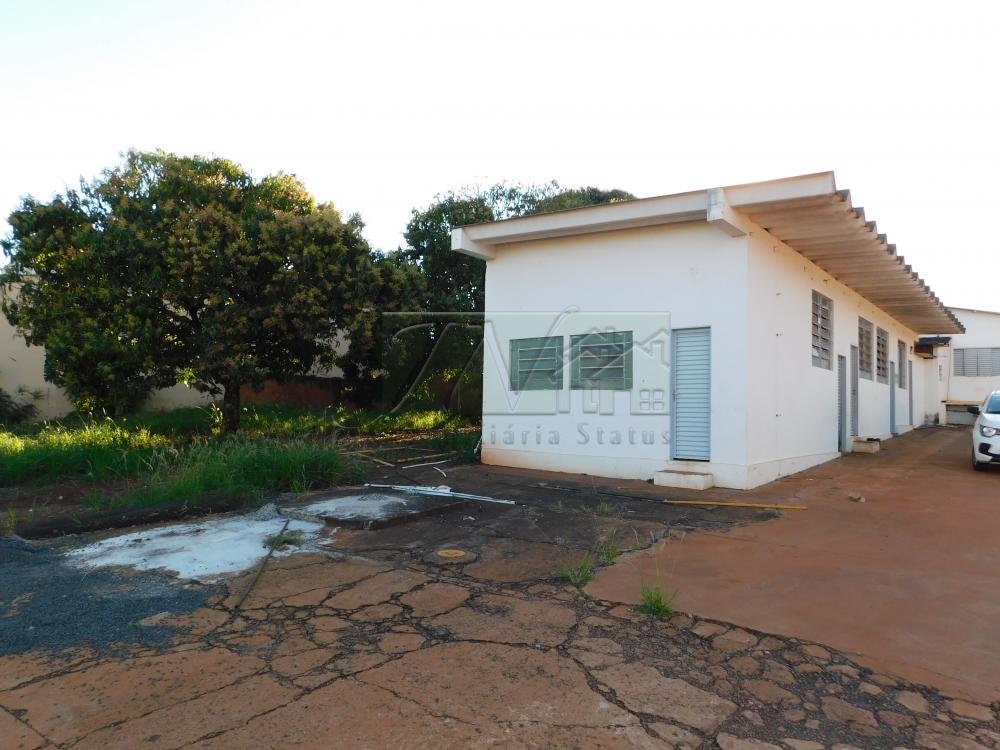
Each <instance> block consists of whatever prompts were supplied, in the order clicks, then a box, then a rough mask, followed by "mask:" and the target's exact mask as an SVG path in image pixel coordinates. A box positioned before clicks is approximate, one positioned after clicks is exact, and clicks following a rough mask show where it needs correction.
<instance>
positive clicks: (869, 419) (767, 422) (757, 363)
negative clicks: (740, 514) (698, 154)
mask: <svg viewBox="0 0 1000 750" xmlns="http://www.w3.org/2000/svg"><path fill="white" fill-rule="evenodd" d="M814 289H815V290H816V291H818V292H820V293H821V294H823V295H825V296H827V297H829V298H830V299H832V300H833V349H834V352H833V365H832V369H830V370H825V369H823V368H820V367H815V366H813V364H812V327H811V311H812V292H813V290H814ZM859 316H860V317H863V318H865V319H866V320H868V321H870V322H871V323H872V324H873V326H874V327H875V328H879V327H881V328H883V329H885V330H886V331H888V332H889V360H890V361H892V362H895V361H896V360H897V358H898V353H897V341H898V340H899V339H900V338H902V339H903V340H904V341H905V342H906V343H907V353H908V359H909V360H914V355H913V354H912V347H913V343H914V342H915V340H916V338H917V337H916V334H915V333H914V332H913V331H912V330H909V329H907V328H906V327H904V326H903V325H901V324H900V323H898V322H897V321H896V320H894V319H893V318H891V317H890V316H889V315H887V314H886V313H885V312H883V311H882V310H880V309H879V308H877V307H875V306H874V305H873V304H872V303H870V302H868V301H867V300H866V299H864V298H863V297H861V296H860V295H858V294H856V293H855V292H853V291H851V290H850V289H848V288H847V287H846V286H844V285H843V284H841V283H840V282H838V281H836V280H835V279H833V278H832V277H831V276H830V275H829V274H827V273H825V272H824V271H823V270H822V269H820V268H819V267H818V266H816V265H815V264H813V263H811V262H810V261H808V260H806V259H805V258H804V257H803V256H801V255H799V254H798V253H796V252H795V251H794V250H792V249H791V248H790V247H788V246H787V245H785V244H784V243H782V242H780V241H779V240H777V239H776V238H774V237H773V236H771V235H770V234H768V233H767V232H766V231H764V230H763V229H759V230H758V231H756V232H753V233H752V234H751V235H750V238H749V327H748V328H749V342H750V359H749V374H748V381H749V388H750V398H749V400H748V411H749V417H748V420H747V424H748V431H747V435H746V441H747V445H748V464H749V469H748V475H749V478H750V482H749V483H750V484H751V485H753V486H755V485H757V484H762V483H763V482H767V481H771V480H773V479H775V478H777V477H779V476H783V475H785V474H789V473H792V472H795V471H801V470H802V469H804V468H807V467H808V466H812V465H815V464H817V463H821V462H823V461H826V460H829V459H831V458H835V457H836V456H837V455H839V454H838V450H837V448H838V435H837V356H838V355H843V356H844V357H845V359H846V364H847V389H848V398H849V393H850V370H851V366H850V362H851V359H850V347H851V345H855V346H857V344H858V317H859ZM873 346H874V343H873ZM873 360H874V356H873ZM873 369H874V364H873ZM924 376H925V370H924V368H922V367H920V366H918V363H917V362H916V361H914V368H913V377H914V380H916V381H917V383H916V390H915V391H914V394H913V395H914V412H915V416H916V420H915V421H916V422H917V424H921V423H922V422H923V418H922V415H921V407H922V405H923V403H924V388H923V380H924ZM890 387H895V386H894V385H892V386H890V385H889V384H885V383H880V382H878V380H877V377H875V376H874V375H873V379H872V380H866V379H864V378H859V384H858V406H859V409H858V417H859V419H858V435H859V437H879V438H886V437H888V436H889V435H890V434H891V432H892V430H891V429H890V424H889V392H890V391H889V389H890ZM910 387H912V386H911V384H910V383H909V382H908V383H907V388H910ZM895 390H896V426H897V430H898V431H905V430H907V429H909V424H910V418H909V413H908V409H909V394H908V391H907V390H906V389H901V388H895ZM849 419H850V410H848V420H849Z"/></svg>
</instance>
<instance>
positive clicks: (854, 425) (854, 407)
mask: <svg viewBox="0 0 1000 750" xmlns="http://www.w3.org/2000/svg"><path fill="white" fill-rule="evenodd" d="M851 434H852V435H857V434H858V347H856V346H852V347H851Z"/></svg>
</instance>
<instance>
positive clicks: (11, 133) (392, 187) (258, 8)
mask: <svg viewBox="0 0 1000 750" xmlns="http://www.w3.org/2000/svg"><path fill="white" fill-rule="evenodd" d="M998 21H1000V3H996V2H979V3H966V2H949V3H941V2H934V3H929V2H912V1H911V2H875V1H874V0H866V1H865V2H853V1H851V0H842V1H841V2H836V3H815V2H802V0H796V1H794V2H746V0H740V1H739V2H725V1H724V0H716V2H712V3H701V2H687V3H683V4H681V3H675V2H662V1H661V2H648V3H637V2H629V1H628V0H617V1H616V2H607V0H603V1H602V2H589V1H588V0H573V1H572V2H548V1H546V0H532V2H520V1H519V0H504V2H490V3H485V2H475V1H474V0H464V1H462V2H436V1H435V0H424V1H423V2H413V0H409V1H407V2H400V3H391V2H384V3H378V2H370V1H369V2H365V1H364V0H359V1H356V2H342V3H337V2H306V1H303V2H296V1H295V0H285V1H284V2H274V1H273V0H271V1H268V2H256V1H248V2H222V1H221V0H199V1H196V2H194V1H190V0H170V1H169V2H166V1H163V2H154V1H153V0H129V1H127V2H126V1H123V0H107V1H104V2H102V1H99V0H92V1H89V2H88V1H87V0H59V1H56V0H52V1H46V0H28V1H22V0H4V1H3V3H2V4H0V81H2V89H0V91H2V95H3V98H2V100H0V102H2V104H0V107H2V111H0V136H2V137H0V213H2V214H3V215H4V216H6V214H7V213H9V211H10V210H11V209H13V208H14V207H15V205H16V203H17V201H18V198H19V197H20V196H22V195H25V194H31V195H34V196H36V197H39V198H48V197H49V196H51V194H52V193H53V192H56V191H61V190H63V189H65V187H66V186H67V185H75V183H76V182H77V180H78V179H79V177H80V176H81V175H82V176H86V177H91V176H93V175H95V174H97V173H98V172H99V171H100V170H101V169H102V168H104V167H107V166H110V165H113V164H115V163H116V162H117V160H118V154H119V153H120V152H121V151H123V150H125V149H128V148H129V147H135V148H140V149H153V148H163V149H166V150H169V151H174V152H178V153H187V154H190V153H200V154H217V155H220V156H225V157H227V158H231V159H233V160H235V161H238V162H240V163H242V164H243V165H244V166H245V167H246V168H248V169H250V170H251V171H252V172H253V173H254V174H256V175H263V174H266V173H269V172H274V171H278V170H284V171H286V172H291V173H294V174H296V175H298V176H299V177H300V178H301V179H302V180H303V181H304V182H305V184H306V185H307V186H308V188H309V189H310V190H311V191H312V192H313V194H314V195H316V197H317V198H318V199H320V200H322V201H332V202H333V203H335V204H336V205H337V206H338V207H339V208H341V209H342V210H343V211H344V212H348V213H350V212H358V213H360V214H361V215H362V217H363V218H364V220H365V221H366V222H367V236H368V239H369V240H370V241H371V242H372V243H373V244H374V245H375V246H377V247H381V248H384V249H394V248H396V247H397V246H398V245H399V244H400V243H401V242H402V238H401V236H400V233H401V231H402V229H403V228H404V226H405V224H406V222H407V220H408V218H409V214H410V209H411V208H413V207H414V206H425V205H427V204H428V203H429V202H430V201H431V200H432V199H433V198H434V196H435V194H437V193H442V192H446V191H447V190H449V189H452V188H459V187H461V186H462V185H468V184H484V185H485V184H490V183H492V182H493V181H497V180H503V179H506V180H513V181H522V182H543V181H547V180H551V179H555V180H558V181H559V182H560V183H561V184H563V185H566V186H580V185H597V186H600V187H606V188H610V187H619V188H623V189H626V190H630V191H631V192H633V193H635V194H636V195H639V196H650V195H660V194H664V193H673V192H680V191H685V190H693V189H698V188H705V187H712V186H716V185H726V184H733V183H739V182H748V181H752V180H760V179H769V178H775V177H783V176H787V175H792V174H801V173H806V172H815V171H821V170H828V169H832V170H834V171H835V172H836V174H837V182H838V186H839V187H841V188H850V189H851V191H852V196H853V199H854V202H855V205H862V206H864V207H865V209H866V213H867V215H868V217H869V218H872V219H874V220H876V221H877V222H878V225H879V230H880V231H882V232H885V233H887V234H888V236H889V240H890V242H895V243H896V244H897V246H898V250H899V252H900V253H902V254H903V255H905V256H906V258H907V261H908V262H910V263H911V264H912V265H913V266H914V268H915V269H916V270H917V272H918V273H920V274H921V275H922V276H923V278H924V279H926V280H927V281H928V282H929V284H930V285H931V287H932V288H933V289H934V290H935V291H936V292H938V295H939V296H940V297H941V298H942V299H943V300H944V301H945V302H946V303H947V304H952V305H959V306H968V307H979V308H984V309H993V310H997V309H1000V288H998V286H997V278H998V262H1000V252H998V250H1000V247H998V244H1000V243H998V239H997V237H998V234H997V231H996V216H997V213H998V211H1000V181H998V180H997V179H996V176H995V174H996V173H997V172H998V167H1000V75H998V74H1000V63H998V50H1000V43H998V33H1000V24H998ZM7 229H8V228H7V226H6V224H2V225H0V232H2V233H6V231H7Z"/></svg>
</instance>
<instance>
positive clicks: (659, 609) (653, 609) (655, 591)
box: [635, 583, 676, 620]
mask: <svg viewBox="0 0 1000 750" xmlns="http://www.w3.org/2000/svg"><path fill="white" fill-rule="evenodd" d="M640 596H641V597H642V602H641V603H640V604H639V605H638V606H637V607H636V608H635V611H636V612H640V613H642V614H644V615H649V616H650V617H652V618H653V619H654V620H662V619H663V618H665V617H670V615H672V614H673V613H674V607H673V603H674V596H676V594H671V595H670V596H664V594H663V591H662V590H661V589H660V587H659V586H652V587H651V586H648V585H647V584H645V583H644V584H642V588H641V589H640Z"/></svg>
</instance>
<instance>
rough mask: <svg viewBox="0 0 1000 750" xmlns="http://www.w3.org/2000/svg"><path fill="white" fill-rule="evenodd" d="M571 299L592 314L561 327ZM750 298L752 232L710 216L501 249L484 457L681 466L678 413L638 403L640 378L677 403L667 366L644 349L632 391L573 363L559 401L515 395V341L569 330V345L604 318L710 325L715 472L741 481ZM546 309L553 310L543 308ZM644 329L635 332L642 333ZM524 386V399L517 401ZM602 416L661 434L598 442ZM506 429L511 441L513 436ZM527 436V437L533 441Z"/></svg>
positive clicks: (619, 426)
mask: <svg viewBox="0 0 1000 750" xmlns="http://www.w3.org/2000/svg"><path fill="white" fill-rule="evenodd" d="M570 308H575V309H579V310H580V311H582V313H583V315H576V316H573V317H570V318H568V319H567V321H566V322H565V323H563V324H560V327H559V328H558V329H557V330H556V331H552V329H551V325H552V323H551V321H552V320H553V319H554V318H555V317H556V315H555V314H556V313H558V312H559V311H564V310H567V309H570ZM746 309H747V284H746V241H745V239H743V238H732V237H729V236H728V235H726V234H725V233H723V232H722V231H720V230H719V229H716V228H714V227H711V226H709V225H707V224H704V223H690V224H680V225H673V226H667V227H650V228H645V229H635V230H628V231H618V232H609V233H600V234H592V235H584V236H578V237H572V238H563V239H550V240H536V241H533V242H526V243H519V244H517V245H510V246H502V247H500V248H498V249H497V253H496V258H495V259H493V260H491V261H489V262H488V263H487V271H486V317H487V321H488V325H490V324H492V326H493V328H494V330H495V333H496V346H495V347H494V349H495V351H496V352H497V353H498V354H499V355H500V356H499V357H498V356H495V355H491V353H490V347H489V346H487V347H486V352H485V355H484V356H485V361H484V390H483V411H484V415H483V420H484V423H483V461H484V462H485V463H493V464H501V465H507V466H524V467H531V468H538V469H547V470H553V471H566V472H576V473H588V474H595V475H599V476H611V477H630V478H648V477H651V476H652V475H653V474H654V473H655V472H656V471H659V470H661V469H663V468H666V467H667V466H669V465H673V464H672V462H671V461H670V445H669V444H665V443H664V441H663V440H661V439H660V436H661V435H662V433H663V431H664V430H666V431H667V433H668V434H667V440H669V438H670V436H669V416H668V415H667V414H659V415H652V416H645V415H644V416H641V417H636V416H635V415H633V414H632V413H631V412H632V408H631V407H632V406H634V404H635V402H636V400H637V397H638V394H639V391H640V389H655V388H662V389H664V390H665V391H666V396H667V404H668V408H669V389H670V382H669V370H668V369H664V368H660V369H659V370H658V369H657V368H655V367H652V366H650V367H646V368H645V369H643V365H642V364H641V358H640V357H639V356H638V354H637V356H636V373H635V379H634V387H633V389H632V391H631V392H629V393H615V394H612V393H610V392H599V393H594V392H592V391H570V389H569V373H568V372H567V373H566V374H565V377H564V383H563V391H562V392H561V393H560V394H559V395H558V396H557V397H556V398H555V400H553V396H552V394H551V393H547V392H528V393H523V394H511V392H510V390H509V388H508V386H507V372H506V369H507V365H508V362H507V360H508V357H509V340H510V339H511V338H524V337H532V336H545V335H550V331H551V332H552V333H558V334H559V335H565V339H566V340H565V346H566V347H567V353H568V347H569V335H570V334H571V333H578V332H584V331H586V330H588V328H589V326H590V324H591V323H594V322H599V321H600V320H602V319H606V320H608V321H609V322H608V324H607V325H609V326H611V327H613V328H615V329H617V330H631V329H633V328H634V329H635V330H636V331H637V332H640V331H645V332H651V331H653V330H655V328H656V327H657V326H658V325H661V326H663V327H667V328H674V329H677V328H693V327H703V326H708V327H710V328H711V333H712V399H713V403H712V417H711V420H712V421H711V434H712V442H711V454H712V462H711V465H710V470H711V471H712V472H713V473H714V474H715V476H716V481H717V483H719V484H722V485H725V484H726V482H727V481H730V482H733V484H731V485H730V486H740V482H742V481H744V480H745V469H744V466H745V464H746V444H745V441H743V440H740V439H734V437H733V436H734V435H736V436H739V435H743V434H745V432H746V394H747V388H746V379H745V377H746V358H747V344H746V342H747V337H746V314H745V311H746ZM536 311H543V313H544V314H541V315H533V314H532V313H535V312H536ZM587 313H593V314H595V315H590V316H588V315H586V314H587ZM600 313H607V315H606V316H602V315H599V314H600ZM526 314H528V315H526ZM577 328H578V329H580V330H576V329H577ZM571 329H573V330H571ZM487 336H488V338H489V333H488V334H487ZM641 338H642V336H641V335H637V336H636V340H637V341H638V340H639V339H641ZM514 395H518V396H519V397H520V398H519V400H517V401H516V405H514V406H512V401H511V398H512V396H514ZM530 412H534V413H530ZM553 412H556V413H553ZM601 412H603V413H601ZM581 425H586V428H585V429H586V430H587V432H588V434H589V435H590V438H591V439H590V440H588V441H586V442H584V441H583V438H582V436H581V434H580V428H581ZM647 425H651V427H650V426H647ZM601 426H603V427H604V429H605V431H606V433H611V432H613V431H615V430H617V431H619V432H621V433H623V434H625V433H627V430H628V428H629V427H630V426H634V427H636V428H637V429H640V430H647V429H652V430H654V431H655V433H656V435H657V440H656V444H655V445H653V446H645V445H630V444H628V441H627V439H626V440H623V443H622V444H609V443H607V442H605V443H604V444H603V445H599V444H597V441H596V430H597V428H598V427H601ZM551 432H556V433H557V434H558V443H556V444H552V443H550V442H549V438H550V433H551ZM505 435H506V436H507V437H512V438H513V440H512V441H511V442H510V443H505V442H504V437H505ZM522 438H527V442H528V444H527V445H526V444H524V440H523V439H522ZM695 465H696V466H697V467H702V466H704V464H695ZM729 475H731V476H729Z"/></svg>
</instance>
